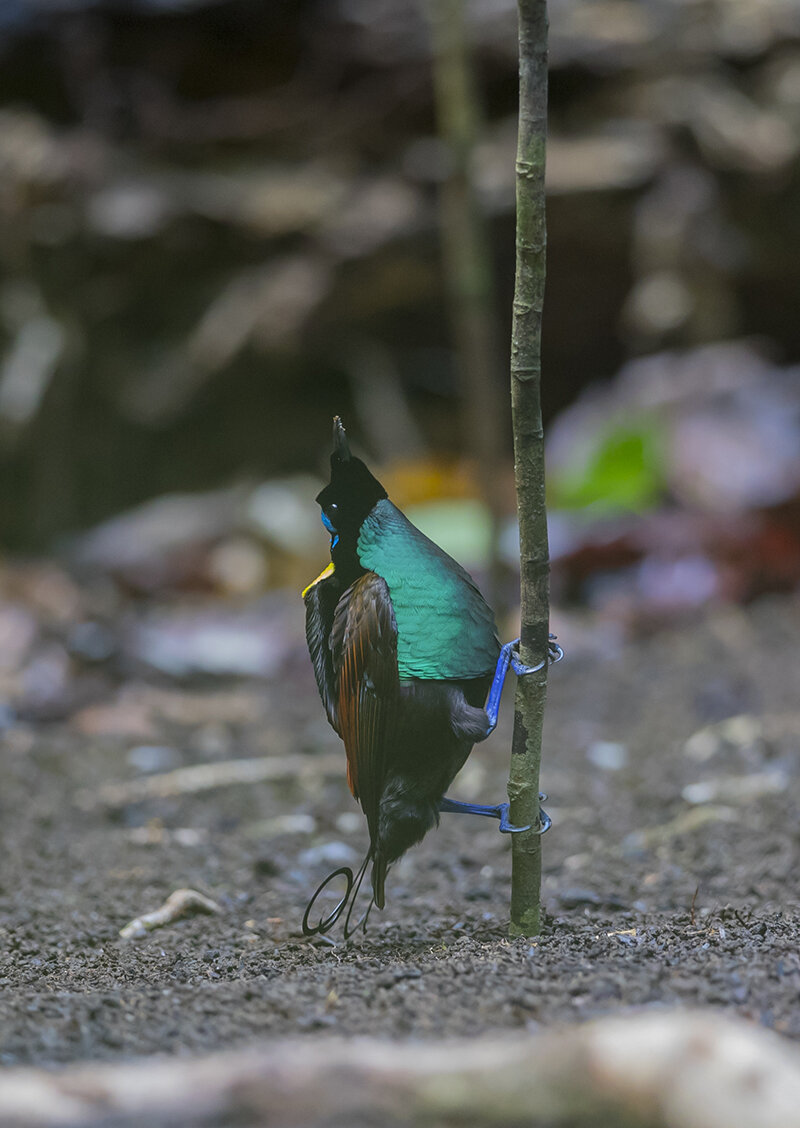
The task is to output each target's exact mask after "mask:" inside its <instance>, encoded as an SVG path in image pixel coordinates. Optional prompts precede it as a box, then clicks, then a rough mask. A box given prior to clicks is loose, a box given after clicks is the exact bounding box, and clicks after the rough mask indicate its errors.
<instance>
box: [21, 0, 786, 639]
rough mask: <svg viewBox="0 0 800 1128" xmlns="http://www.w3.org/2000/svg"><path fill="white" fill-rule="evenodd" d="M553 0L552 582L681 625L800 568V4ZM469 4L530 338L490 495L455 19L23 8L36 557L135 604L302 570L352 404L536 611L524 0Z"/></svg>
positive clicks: (177, 0)
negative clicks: (451, 258) (461, 355)
mask: <svg viewBox="0 0 800 1128" xmlns="http://www.w3.org/2000/svg"><path fill="white" fill-rule="evenodd" d="M550 9H551V73H552V78H551V135H550V144H549V153H548V191H549V205H548V206H549V265H548V286H547V301H546V310H545V332H544V339H545V355H544V371H545V378H544V389H543V391H544V407H545V416H546V425H547V427H548V435H549V438H548V443H549V456H548V457H549V474H550V481H549V490H550V500H551V505H552V510H553V512H552V532H553V558H554V583H555V593H556V595H557V597H558V598H559V599H562V600H569V599H574V600H579V601H584V602H587V601H588V603H589V604H590V605H594V606H598V607H601V608H608V607H615V608H619V606H620V605H622V606H623V608H624V616H625V617H626V621H628V620H630V619H631V617H633V618H635V619H636V620H637V621H640V622H648V621H650V620H652V619H658V618H659V617H663V616H664V615H666V616H667V617H669V616H671V615H672V614H673V613H674V611H675V610H676V609H681V608H683V609H689V610H692V609H693V608H695V607H697V606H699V605H701V604H704V603H705V602H707V601H708V600H713V599H716V598H723V599H750V598H752V597H753V596H754V595H757V594H759V593H760V592H762V591H772V590H782V589H794V588H795V587H796V586H797V583H798V578H799V577H800V537H799V535H798V525H799V524H800V522H798V519H797V518H798V511H799V507H798V506H799V503H798V499H800V378H799V377H798V373H799V372H800V369H798V368H796V367H795V366H796V365H797V364H798V361H800V318H798V315H797V309H796V299H795V295H796V294H797V293H798V284H799V283H800V194H799V193H800V184H799V183H798V181H799V179H800V6H798V5H797V4H796V3H794V2H793V0H551V6H550ZM467 11H468V18H469V37H470V40H471V43H472V48H473V54H474V65H475V87H476V90H477V101H478V106H479V109H480V121H479V124H478V126H477V140H476V144H475V148H474V152H473V153H472V157H471V160H470V161H469V175H470V178H471V183H472V188H473V190H474V192H475V195H476V199H477V202H478V204H479V210H480V214H481V216H482V217H483V218H484V221H485V223H486V231H487V239H486V243H487V246H488V248H489V252H488V253H489V256H490V267H491V276H492V286H491V287H490V291H492V292H491V294H490V297H489V299H488V300H489V301H490V303H492V315H493V317H494V318H495V319H496V320H495V322H494V324H495V334H496V341H497V342H499V345H498V346H497V347H498V349H499V354H500V357H501V363H499V364H497V365H495V366H494V369H493V370H492V371H487V375H486V379H487V380H488V381H490V384H491V387H492V390H493V394H494V397H496V399H497V402H498V403H500V404H501V405H502V412H501V419H500V424H499V426H500V431H499V439H498V443H499V453H500V468H499V470H498V469H497V468H495V469H493V470H492V471H491V474H492V478H493V482H492V489H491V490H490V491H488V492H487V490H486V489H485V485H486V483H485V481H484V479H485V478H486V476H487V471H486V469H485V463H482V461H481V459H476V457H475V456H476V454H477V453H479V452H477V451H476V449H475V447H476V443H477V440H476V439H475V432H474V426H473V429H472V430H471V429H470V423H469V420H470V404H469V403H468V402H466V401H467V399H468V398H469V397H468V396H465V393H464V388H465V382H464V380H463V379H462V376H461V364H460V363H459V361H458V360H457V359H456V356H457V347H456V344H454V334H453V332H452V331H451V328H450V326H451V320H450V318H449V317H448V283H447V278H446V276H445V275H446V271H445V268H444V267H443V257H442V238H441V228H442V214H441V205H440V201H441V198H442V190H443V186H446V184H447V183H448V182H449V181H450V179H451V177H452V175H453V159H454V158H453V152H452V150H451V149H450V148H448V145H447V144H446V143H445V142H444V141H443V140H441V139H440V137H439V135H438V129H437V112H436V104H435V84H434V81H433V69H432V47H431V43H432V35H431V26H430V23H429V20H428V18H427V17H428V14H429V13H428V12H427V10H426V5H425V4H421V3H419V2H418V0H269V2H267V3H265V2H264V0H217V2H210V0H128V2H122V0H118V2H110V0H109V2H106V3H92V2H89V0H4V3H3V4H2V5H1V6H0V23H1V24H2V39H1V40H0V54H2V66H1V67H0V272H1V275H2V278H1V281H0V494H1V495H2V498H3V504H2V507H0V543H2V545H3V546H4V547H5V548H6V549H10V550H15V551H20V550H22V551H26V552H31V551H36V552H40V551H43V550H45V551H47V550H52V549H54V548H57V547H59V546H64V545H66V546H67V547H68V551H69V552H70V554H71V557H72V560H73V563H75V564H76V565H77V566H80V567H82V568H85V569H89V570H91V571H93V572H94V573H98V572H99V573H100V574H103V575H108V574H111V575H112V576H113V577H114V578H115V579H116V580H117V581H118V582H119V583H121V584H122V586H123V588H124V589H125V590H132V591H134V592H139V593H153V592H159V591H162V590H165V589H166V590H169V589H179V590H198V589H199V590H203V591H213V592H216V593H222V594H225V595H228V596H232V597H236V598H239V597H247V596H250V595H254V594H258V593H260V592H262V591H264V590H266V589H269V588H273V587H281V586H283V585H286V584H289V585H295V586H297V587H300V586H302V585H303V583H304V582H307V580H308V578H309V575H308V569H309V567H312V566H316V564H317V563H319V562H320V561H321V560H323V559H324V556H325V552H326V544H325V539H324V537H323V536H322V535H321V533H320V530H319V525H318V522H317V516H316V508H315V506H314V504H313V497H314V494H315V492H316V489H317V488H318V485H317V483H318V479H319V476H320V475H324V473H325V466H326V456H327V449H328V436H329V424H330V417H331V416H332V415H333V414H334V413H335V412H341V413H342V414H343V415H344V417H345V420H346V422H347V424H348V427H349V430H350V433H351V434H352V436H353V437H354V439H355V441H356V444H357V446H359V447H360V449H361V451H362V452H363V453H364V454H365V455H366V456H367V457H369V459H370V460H371V462H372V463H373V464H374V465H376V466H378V467H380V468H381V470H382V472H383V473H384V474H385V477H386V480H387V484H388V486H389V488H390V491H391V492H392V494H393V496H394V497H395V499H396V500H397V501H398V502H399V503H400V504H401V505H404V506H406V507H408V508H409V511H410V512H411V514H412V517H413V518H414V519H415V520H418V521H419V523H420V524H422V525H423V527H424V528H425V529H426V531H429V532H430V533H431V535H433V536H435V537H436V538H437V539H439V540H441V541H442V542H443V543H445V544H446V546H447V547H449V548H450V549H451V550H452V551H454V552H456V554H457V555H459V556H460V558H461V559H462V560H464V562H465V563H466V564H467V565H468V566H471V567H475V568H478V569H479V570H480V569H481V568H487V567H488V566H489V564H490V562H491V557H492V538H493V530H496V531H497V532H498V535H499V545H500V548H499V559H500V567H501V573H502V570H503V569H506V571H507V573H509V574H508V575H507V576H506V581H505V582H506V584H507V595H508V600H509V601H510V600H511V599H512V598H513V590H514V583H515V581H514V578H513V574H511V573H513V566H514V559H515V554H516V542H515V533H514V522H513V505H514V502H513V485H512V476H511V465H510V459H511V455H510V445H511V444H510V419H509V417H508V410H507V408H506V406H505V405H506V404H507V402H508V393H507V374H506V364H505V356H506V354H507V346H506V342H507V341H508V339H509V332H510V308H511V290H512V285H513V274H514V270H513V259H514V150H515V131H516V120H515V115H516V7H515V4H514V3H513V2H512V0H474V2H472V3H470V4H469V5H468V6H467ZM445 227H446V216H445ZM456 335H457V334H456ZM474 417H475V413H474V410H473V415H472V418H473V420H474ZM481 457H483V455H482V456H481ZM487 498H488V500H489V501H490V502H491V506H492V507H494V509H495V515H494V522H493V520H492V517H491V516H490V514H489V512H488V511H487V506H486V501H487ZM142 504H144V506H145V507H144V508H143V509H137V510H136V511H134V512H133V513H130V514H127V515H125V516H123V517H115V515H117V514H120V513H122V512H123V511H126V510H129V509H130V508H131V507H134V506H141V505H142ZM103 522H106V523H105V524H102V523H103ZM92 526H99V527H96V528H94V529H92V530H91V531H90V532H88V533H85V532H83V531H84V530H87V529H91V527H92ZM498 583H499V584H501V585H502V583H503V579H502V574H501V577H500V580H499V581H498ZM6 586H7V585H6ZM12 586H13V585H12ZM498 598H500V601H501V602H502V596H500V597H498Z"/></svg>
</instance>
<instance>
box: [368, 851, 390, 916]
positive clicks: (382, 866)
mask: <svg viewBox="0 0 800 1128" xmlns="http://www.w3.org/2000/svg"><path fill="white" fill-rule="evenodd" d="M388 868H389V863H388V862H387V861H386V859H385V857H384V856H383V854H381V852H380V849H376V851H375V854H374V856H373V859H372V896H373V898H374V900H375V904H376V906H377V907H378V908H379V909H382V908H383V905H384V901H385V896H384V888H383V887H384V883H385V881H386V871H387V870H388Z"/></svg>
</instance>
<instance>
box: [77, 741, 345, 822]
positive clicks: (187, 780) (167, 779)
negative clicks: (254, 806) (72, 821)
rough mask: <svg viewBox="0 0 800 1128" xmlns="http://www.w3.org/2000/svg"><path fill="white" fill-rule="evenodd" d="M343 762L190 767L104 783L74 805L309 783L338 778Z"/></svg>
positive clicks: (272, 759)
mask: <svg viewBox="0 0 800 1128" xmlns="http://www.w3.org/2000/svg"><path fill="white" fill-rule="evenodd" d="M341 772H342V758H341V756H340V755H339V754H338V753H335V754H334V753H330V754H326V755H324V756H306V755H297V756H258V757H254V758H253V759H250V760H218V761H216V762H214V763H212V764H192V765H191V766H190V767H188V768H176V769H175V770H174V771H171V772H159V773H158V774H156V775H149V776H145V777H143V778H142V779H131V780H122V781H119V782H113V783H107V784H104V785H103V786H102V787H99V788H98V789H97V790H96V791H90V790H88V789H84V790H83V791H80V792H79V793H78V794H77V795H76V797H75V802H76V803H77V804H78V806H79V807H81V808H83V810H91V809H92V808H94V807H98V806H100V807H103V806H104V807H125V806H127V805H128V804H129V803H142V802H144V801H145V800H146V799H171V798H174V797H175V796H177V795H194V794H195V793H197V792H198V791H213V790H214V789H215V788H217V787H230V786H232V785H233V784H246V783H275V782H278V781H283V780H291V779H299V780H308V779H310V778H313V777H320V776H339V775H341Z"/></svg>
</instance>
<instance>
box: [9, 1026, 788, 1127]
mask: <svg viewBox="0 0 800 1128" xmlns="http://www.w3.org/2000/svg"><path fill="white" fill-rule="evenodd" d="M367 1118H368V1120H369V1123H372V1124H376V1123H381V1124H392V1123H395V1122H402V1123H403V1124H411V1125H431V1126H432V1125H439V1124H441V1123H443V1122H446V1123H447V1124H448V1125H462V1124H463V1125H477V1124H489V1123H490V1124H492V1125H497V1126H505V1125H509V1126H511V1125H520V1124H530V1125H550V1126H553V1125H567V1124H569V1125H570V1128H589V1126H594V1128H599V1126H601V1125H602V1126H604V1128H607V1126H608V1125H610V1124H613V1125H615V1126H617V1128H623V1126H624V1128H633V1126H642V1128H644V1126H645V1125H646V1126H647V1128H662V1126H663V1128H730V1126H731V1125H737V1124H746V1125H747V1126H748V1128H795V1126H800V1051H799V1050H798V1049H797V1048H796V1047H795V1046H794V1045H793V1044H791V1043H789V1042H788V1041H786V1040H784V1039H782V1038H781V1037H780V1036H778V1035H776V1034H774V1033H771V1032H769V1031H767V1030H764V1029H762V1028H760V1027H758V1026H755V1025H751V1024H749V1023H746V1022H744V1021H742V1020H740V1019H732V1018H728V1017H722V1016H720V1015H717V1014H712V1013H703V1012H685V1011H673V1012H666V1013H665V1012H662V1011H658V1012H655V1011H648V1012H642V1013H639V1014H633V1015H627V1016H624V1017H615V1018H605V1019H600V1020H597V1021H594V1022H589V1023H586V1024H584V1025H581V1026H575V1027H570V1028H566V1029H561V1030H558V1031H548V1032H545V1033H543V1034H540V1035H536V1036H531V1035H525V1036H509V1037H493V1038H486V1039H475V1040H472V1041H465V1042H457V1043H456V1042H449V1043H440V1044H410V1045H409V1044H398V1043H391V1042H381V1041H375V1040H366V1039H357V1040H355V1041H347V1042H345V1041H340V1040H328V1039H324V1040H314V1041H310V1040H308V1039H306V1040H303V1041H300V1040H292V1041H284V1042H281V1043H277V1044H262V1045H260V1046H256V1047H250V1048H247V1049H244V1050H241V1051H239V1052H228V1053H221V1054H215V1055H212V1056H209V1057H204V1058H196V1059H194V1060H191V1059H190V1060H187V1059H183V1058H181V1059H163V1058H159V1059H145V1060H140V1061H136V1062H133V1063H125V1064H121V1065H102V1064H100V1065H98V1064H84V1065H78V1066H72V1067H69V1068H67V1069H63V1070H60V1071H58V1072H53V1071H45V1070H39V1069H10V1070H7V1071H6V1072H5V1073H2V1074H0V1125H3V1126H9V1125H14V1126H15V1128H51V1126H52V1128H76V1126H77V1125H81V1126H87V1128H91V1126H93V1125H100V1124H103V1125H107V1124H113V1125H115V1126H117V1128H123V1126H129V1128H133V1126H134V1125H140V1124H145V1123H146V1124H148V1125H149V1126H150V1128H153V1126H155V1125H170V1124H176V1123H180V1124H189V1123H190V1124H192V1125H202V1124H203V1123H208V1122H210V1121H213V1122H214V1123H215V1124H218V1123H230V1122H234V1121H235V1123H236V1124H237V1125H247V1124H253V1125H255V1124H258V1125H267V1126H269V1128H284V1126H286V1128H288V1126H290V1125H298V1124H302V1125H309V1126H311V1125H316V1124H323V1123H326V1122H327V1123H330V1122H331V1120H332V1119H335V1121H336V1123H349V1124H361V1123H364V1122H365V1120H366V1119H367Z"/></svg>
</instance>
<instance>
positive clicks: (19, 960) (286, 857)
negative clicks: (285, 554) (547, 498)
mask: <svg viewBox="0 0 800 1128" xmlns="http://www.w3.org/2000/svg"><path fill="white" fill-rule="evenodd" d="M301 618H302V612H301V610H300V609H298V621H300V620H301ZM554 626H555V629H557V630H558V631H559V635H560V640H561V641H562V642H563V644H564V647H565V650H566V651H567V659H566V660H565V661H564V662H563V663H561V665H560V666H558V667H556V668H555V669H554V670H553V671H552V673H551V677H550V691H549V701H548V711H547V722H546V741H547V743H546V753H545V766H544V772H543V778H542V785H543V787H544V788H545V790H546V791H547V792H548V793H549V796H550V798H549V802H548V804H547V806H548V809H549V811H550V813H551V815H552V816H553V820H554V825H553V829H552V830H551V831H550V833H549V834H548V835H547V837H546V839H545V840H544V848H545V853H544V869H545V880H544V899H545V905H546V909H547V913H546V917H545V927H544V930H543V933H542V935H541V936H540V937H539V938H537V939H536V940H535V941H514V942H510V941H509V940H508V939H507V938H506V928H507V912H508V909H507V906H508V900H509V870H510V865H509V863H510V848H509V841H508V839H507V838H506V837H505V836H503V835H501V834H499V833H498V831H497V824H496V823H494V822H492V821H490V820H489V819H482V818H474V817H469V818H468V817H461V816H454V815H444V816H443V817H442V822H441V826H440V828H439V829H438V831H435V832H432V833H431V834H430V835H429V836H428V838H427V839H426V840H425V842H424V843H423V844H422V846H420V847H418V848H417V849H415V850H413V851H412V852H411V853H410V854H409V855H408V856H407V857H406V858H404V859H403V860H402V861H401V862H400V863H399V864H398V865H397V866H395V867H394V869H393V870H392V871H391V873H390V875H389V879H388V882H387V904H386V908H385V910H384V911H383V913H377V912H373V914H372V917H371V919H370V922H369V928H368V931H367V932H366V934H365V935H360V934H359V935H358V936H357V937H356V938H355V939H353V940H351V941H349V942H346V943H345V942H342V941H341V940H340V939H339V940H338V942H337V943H336V944H335V945H334V946H331V945H328V944H321V943H319V942H317V943H310V942H308V941H305V940H303V938H302V936H301V935H300V921H301V918H302V914H303V909H304V906H305V903H306V901H307V899H308V897H309V895H310V893H311V891H312V890H313V889H314V887H315V885H316V884H317V883H318V882H319V881H320V880H321V878H322V877H323V876H324V875H325V873H326V872H328V871H329V870H331V869H334V868H336V867H337V866H339V865H343V864H346V865H351V866H355V865H357V864H358V862H359V860H360V857H361V856H362V854H363V851H364V849H365V845H366V827H365V824H364V821H363V817H362V816H361V812H360V809H359V808H358V807H357V805H356V804H355V803H354V802H353V800H352V798H351V797H350V795H349V793H348V791H347V788H346V784H345V779H344V753H343V750H342V749H341V745H340V744H339V741H338V739H337V738H336V736H335V734H333V733H332V732H331V731H330V730H329V729H328V727H327V725H326V722H325V720H324V716H323V711H322V707H321V705H320V702H319V699H318V697H317V694H316V690H315V688H314V685H313V681H312V678H311V674H310V670H309V667H308V660H307V656H306V655H305V654H304V653H303V648H302V642H301V640H300V639H298V642H297V646H296V648H295V650H294V651H293V652H292V658H291V660H290V661H289V662H288V663H287V665H286V667H285V670H284V672H283V674H282V675H281V678H280V679H279V680H276V681H274V682H272V683H270V684H264V683H258V684H256V683H254V682H236V683H228V684H225V685H220V684H219V683H209V684H206V685H199V684H192V685H178V684H175V683H172V684H166V683H164V682H162V683H161V684H156V683H154V682H148V681H146V680H140V681H127V682H125V683H124V684H121V685H120V686H119V688H118V691H117V695H116V697H115V698H114V699H113V700H111V701H106V702H105V703H102V704H99V705H94V706H88V707H84V708H83V709H81V710H79V711H78V712H76V713H75V714H74V715H73V716H72V717H71V718H70V719H69V720H67V721H60V722H57V723H51V724H49V725H44V724H42V725H34V724H17V725H15V726H11V727H8V728H6V729H5V731H4V732H3V734H2V736H1V737H0V757H1V760H0V762H1V763H2V779H3V786H2V793H1V794H0V818H1V822H0V827H1V831H2V855H1V856H0V1063H2V1064H4V1065H11V1064H22V1063H36V1064H52V1063H61V1062H68V1061H75V1060H82V1059H105V1060H109V1059H117V1060H119V1059H126V1058H131V1057H135V1056H137V1055H141V1054H152V1053H196V1052H200V1051H207V1050H215V1049H222V1048H225V1049H228V1048H231V1047H232V1046H236V1045H238V1044H242V1043H246V1042H248V1041H250V1040H252V1039H255V1038H263V1037H268V1038H269V1037H284V1036H288V1035H295V1036H296V1035H300V1036H303V1037H307V1038H314V1039H317V1038H325V1037H329V1036H330V1035H331V1034H338V1035H356V1034H358V1035H364V1034H367V1035H370V1036H376V1037H389V1038H399V1039H409V1038H413V1039H426V1038H440V1037H443V1036H450V1035H453V1036H465V1035H466V1036H472V1035H479V1034H483V1033H487V1032H490V1031H491V1032H496V1031H504V1030H509V1029H513V1028H520V1027H522V1028H529V1029H539V1028H541V1027H543V1026H548V1025H551V1024H554V1023H572V1022H578V1021H580V1020H582V1019H585V1018H587V1017H590V1016H597V1015H601V1014H608V1013H611V1012H624V1011H627V1010H630V1009H631V1008H641V1007H676V1006H690V1005H702V1006H711V1007H716V1008H721V1009H723V1010H727V1011H736V1012H738V1013H739V1014H740V1015H744V1016H746V1017H747V1018H749V1019H752V1020H753V1021H755V1022H759V1023H763V1024H764V1025H766V1026H769V1027H773V1028H774V1029H776V1030H778V1031H780V1032H782V1033H784V1034H787V1035H789V1036H791V1037H800V876H798V875H799V874H800V866H799V865H798V854H799V852H800V820H798V803H799V802H800V775H799V774H798V766H800V703H798V692H797V687H798V668H799V666H800V663H799V662H798V642H799V640H800V605H798V602H797V601H796V600H795V601H793V600H790V599H774V600H768V601H763V602H760V603H758V604H757V605H755V606H754V607H752V608H749V609H744V610H743V609H728V610H724V611H719V612H715V613H713V614H711V615H710V616H708V617H705V618H702V619H700V620H698V621H697V622H695V623H691V624H687V625H682V626H675V627H673V628H672V629H670V630H667V631H662V632H661V633H659V634H656V635H652V636H650V637H647V638H643V639H638V640H634V641H628V642H620V643H618V644H614V643H612V642H610V641H609V638H610V637H611V635H612V632H611V631H610V629H609V628H608V626H603V625H600V624H597V623H596V622H593V621H592V620H589V619H586V620H579V619H573V618H568V617H562V618H561V619H559V617H558V616H556V617H555V621H554ZM299 629H302V626H300V628H299ZM511 711H512V710H511V699H510V696H508V695H507V697H506V700H505V702H504V713H503V716H502V721H501V726H500V728H499V729H498V732H497V733H496V734H495V735H494V736H493V737H492V739H491V740H490V741H489V742H487V744H485V745H484V746H482V747H478V748H476V749H475V750H474V751H473V753H472V756H471V758H470V761H469V762H468V764H467V766H466V768H465V769H464V772H463V773H462V775H461V777H460V778H459V780H458V781H457V782H456V785H455V786H454V788H453V791H452V792H451V794H453V795H454V796H456V797H461V798H466V799H471V800H483V801H486V802H488V801H491V802H498V801H500V800H501V799H502V798H503V797H504V787H505V774H506V767H507V756H508V747H509V736H510V724H511ZM126 734H127V735H126ZM337 757H340V759H337ZM265 758H266V760H265ZM242 760H247V761H251V760H252V761H253V765H252V766H253V767H254V769H255V768H258V767H259V765H261V764H263V763H264V762H268V761H271V760H274V761H275V762H276V764H278V766H279V767H280V764H279V761H280V762H281V763H282V764H283V767H282V768H281V773H280V775H281V778H278V779H274V780H267V779H264V778H259V770H254V771H253V772H252V773H251V774H250V775H249V776H248V773H247V770H244V771H243V770H242V768H241V764H240V761H242ZM331 761H333V763H332V764H331ZM230 764H233V768H232V769H231V771H232V772H233V774H234V776H235V779H236V780H238V782H236V781H231V779H230V778H229V779H228V780H227V781H226V779H225V778H224V776H223V775H222V774H220V773H221V771H222V770H223V768H222V767H221V766H224V765H229V766H230ZM190 765H201V766H203V767H204V768H205V769H207V770H206V771H205V772H202V771H201V772H200V775H199V776H198V774H197V773H194V774H190V775H189V776H186V775H185V774H183V775H181V774H180V772H179V773H178V775H171V776H167V778H166V780H165V779H164V775H165V773H167V772H175V771H176V769H180V768H182V767H187V766H190ZM267 770H268V769H267ZM237 773H238V774H237ZM261 775H262V776H263V773H261ZM148 781H149V782H148ZM184 888H191V889H195V890H197V891H198V892H200V893H202V894H203V895H205V896H206V897H209V898H211V899H213V901H214V902H215V903H216V905H217V906H218V908H219V911H218V912H217V913H215V914H211V915H206V914H198V915H189V916H185V917H182V918H180V919H177V920H175V921H173V922H171V923H168V924H165V925H164V926H162V927H159V928H157V929H154V930H153V931H150V932H146V933H145V935H144V936H143V937H142V938H140V939H130V940H126V939H123V938H121V937H120V930H121V929H123V928H124V926H125V925H126V924H128V923H129V922H130V921H132V920H133V919H135V918H137V917H140V916H141V915H142V914H145V913H148V912H151V911H153V910H155V909H157V908H158V907H159V906H160V905H162V904H163V902H164V901H165V900H166V898H167V897H168V896H169V895H170V894H171V893H173V892H174V891H175V890H178V889H184Z"/></svg>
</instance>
